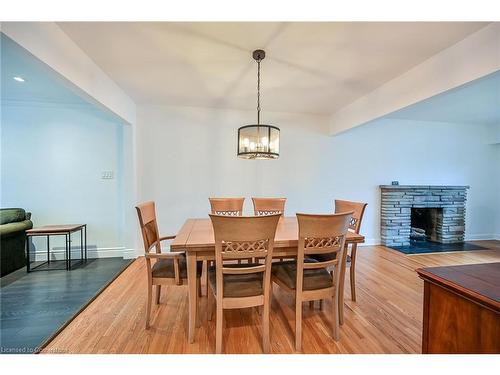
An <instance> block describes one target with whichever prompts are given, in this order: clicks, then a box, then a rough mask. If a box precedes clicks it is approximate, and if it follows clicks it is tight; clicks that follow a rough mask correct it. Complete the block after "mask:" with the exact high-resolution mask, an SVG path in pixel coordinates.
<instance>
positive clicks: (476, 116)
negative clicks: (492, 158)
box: [385, 71, 500, 125]
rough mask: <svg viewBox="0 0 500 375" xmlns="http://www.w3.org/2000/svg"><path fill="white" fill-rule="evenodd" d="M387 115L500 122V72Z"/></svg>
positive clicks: (437, 119) (425, 118)
mask: <svg viewBox="0 0 500 375" xmlns="http://www.w3.org/2000/svg"><path fill="white" fill-rule="evenodd" d="M385 117H386V118H394V119H406V120H418V121H439V122H451V123H466V124H487V125H488V124H491V125H497V124H500V71H498V72H495V73H492V74H489V75H487V76H486V77H482V78H480V79H476V80H474V81H472V82H469V83H467V84H465V85H462V86H459V87H457V88H454V89H452V90H448V91H446V92H444V93H442V94H439V95H436V96H433V97H431V98H429V99H426V100H423V101H421V102H418V103H416V104H413V105H411V106H409V107H406V108H403V109H400V110H399V111H396V112H393V113H391V114H390V115H388V116H385Z"/></svg>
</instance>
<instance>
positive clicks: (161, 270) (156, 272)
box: [151, 255, 203, 279]
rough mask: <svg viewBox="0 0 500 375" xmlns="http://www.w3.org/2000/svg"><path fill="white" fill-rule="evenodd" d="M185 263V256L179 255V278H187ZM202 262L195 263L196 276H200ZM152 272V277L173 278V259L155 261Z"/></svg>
mask: <svg viewBox="0 0 500 375" xmlns="http://www.w3.org/2000/svg"><path fill="white" fill-rule="evenodd" d="M186 265H187V263H186V256H184V255H183V256H181V257H179V274H180V278H181V279H187V266H186ZM202 267H203V264H202V263H200V262H197V264H196V276H197V277H200V276H201V270H202ZM151 271H152V274H153V277H158V278H169V279H174V278H175V271H174V259H159V260H157V261H156V262H155V264H154V265H153V267H152V270H151Z"/></svg>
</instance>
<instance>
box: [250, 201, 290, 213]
mask: <svg viewBox="0 0 500 375" xmlns="http://www.w3.org/2000/svg"><path fill="white" fill-rule="evenodd" d="M252 202H253V211H254V215H255V216H262V215H273V214H281V216H285V202H286V198H252Z"/></svg>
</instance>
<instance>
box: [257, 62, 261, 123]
mask: <svg viewBox="0 0 500 375" xmlns="http://www.w3.org/2000/svg"><path fill="white" fill-rule="evenodd" d="M260 61H261V60H260V59H258V60H257V125H260Z"/></svg>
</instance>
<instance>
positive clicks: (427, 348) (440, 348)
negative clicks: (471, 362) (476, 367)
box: [417, 263, 500, 354]
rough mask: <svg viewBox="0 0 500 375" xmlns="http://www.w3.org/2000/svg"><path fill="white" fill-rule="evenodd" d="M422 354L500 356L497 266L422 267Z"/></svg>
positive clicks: (499, 294) (498, 269)
mask: <svg viewBox="0 0 500 375" xmlns="http://www.w3.org/2000/svg"><path fill="white" fill-rule="evenodd" d="M417 272H418V274H419V276H420V277H421V278H422V279H423V280H424V317H423V333H422V353H424V354H426V353H500V263H486V264H471V265H465V266H449V267H433V268H421V269H418V270H417Z"/></svg>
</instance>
